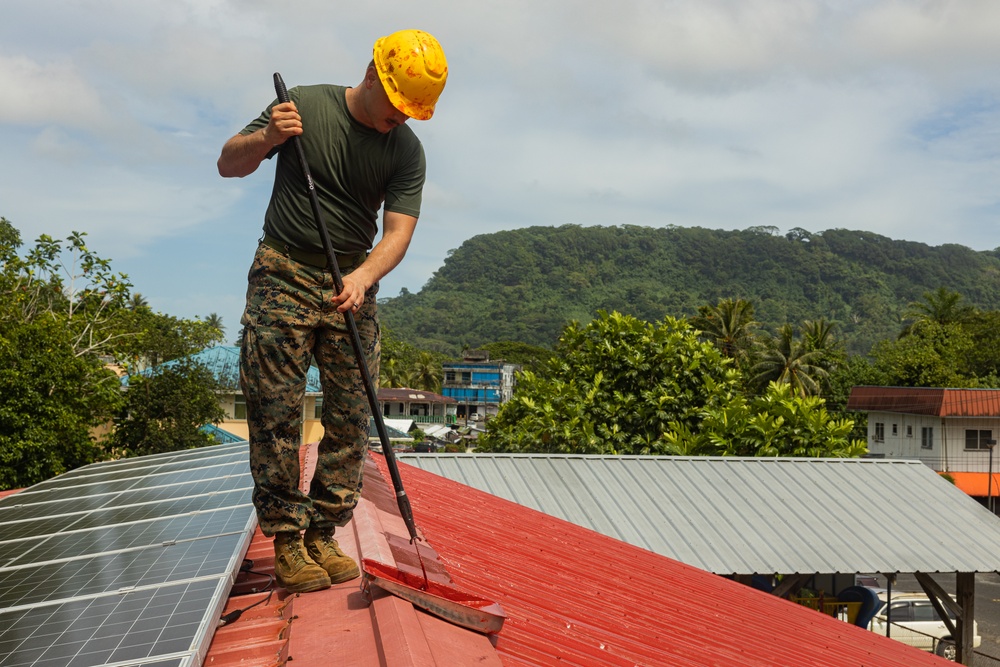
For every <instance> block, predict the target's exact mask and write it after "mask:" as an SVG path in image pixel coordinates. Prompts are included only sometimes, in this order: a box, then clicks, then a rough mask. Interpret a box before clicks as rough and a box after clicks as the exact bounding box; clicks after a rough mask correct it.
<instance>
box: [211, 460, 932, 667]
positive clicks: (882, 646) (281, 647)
mask: <svg viewBox="0 0 1000 667" xmlns="http://www.w3.org/2000/svg"><path fill="white" fill-rule="evenodd" d="M303 451H304V453H305V455H306V456H305V459H304V468H305V470H304V472H305V478H304V479H303V484H307V483H308V470H309V467H310V465H311V464H312V461H311V458H313V457H314V455H315V450H314V448H311V447H308V448H303ZM400 467H401V472H402V475H403V480H404V484H405V486H406V489H407V495H408V496H409V497H410V500H411V503H412V504H413V512H414V517H415V520H416V523H417V526H418V528H419V529H420V531H421V533H422V535H423V536H424V537H425V539H426V542H425V543H423V544H421V546H420V553H421V554H422V555H423V558H424V560H425V563H426V565H427V569H428V573H429V575H430V577H432V578H434V579H437V580H441V581H451V584H452V586H454V587H457V588H459V589H461V590H463V591H468V592H469V593H471V594H475V595H479V596H482V597H485V598H488V599H492V600H496V601H498V602H500V603H501V604H502V605H503V607H504V610H505V612H506V613H507V616H508V619H507V622H506V624H505V626H504V628H503V630H502V631H501V633H500V634H499V635H497V636H494V637H492V639H488V638H487V637H485V636H483V635H479V634H476V633H474V632H471V631H469V630H464V629H462V628H459V627H457V626H454V625H450V624H448V623H447V622H445V621H443V620H441V619H438V618H436V617H434V616H431V615H429V614H427V613H424V612H419V611H416V610H415V609H414V608H413V606H412V605H410V604H409V603H407V602H404V601H402V600H400V599H399V598H395V597H392V596H380V597H377V598H376V599H375V601H374V602H373V604H372V605H371V606H370V607H369V606H368V605H367V604H366V603H365V601H364V599H363V598H362V596H361V593H360V591H359V588H358V582H357V581H354V582H347V583H344V584H340V585H337V586H334V587H332V588H330V589H329V590H326V591H320V592H317V593H309V594H307V595H301V596H292V597H284V596H283V595H278V594H277V593H275V594H274V595H273V596H272V597H271V598H270V599H269V600H267V604H266V605H265V604H262V605H260V607H261V608H259V609H258V608H255V609H256V611H255V612H251V611H248V612H246V614H245V615H244V617H243V618H241V619H240V620H238V621H236V622H235V623H233V624H232V625H230V626H227V627H225V628H222V629H221V630H220V631H219V632H217V633H216V636H215V640H214V642H213V644H212V646H211V649H210V651H209V653H208V656H207V658H206V662H205V664H206V665H212V666H213V667H221V666H225V665H241V666H244V667H258V666H260V667H265V666H266V667H270V666H271V665H282V664H284V660H285V659H287V658H289V657H290V658H291V660H292V662H290V663H289V664H294V665H304V666H312V665H317V666H319V665H331V664H336V665H338V666H347V667H352V666H355V667H368V666H369V665H370V666H373V667H374V666H386V665H387V666H391V667H395V666H397V665H408V666H420V665H438V666H440V667H455V666H459V665H472V664H475V665H485V666H489V665H492V666H493V667H501V666H506V667H521V666H528V665H531V666H541V665H576V666H577V667H591V666H592V667H598V666H600V667H608V666H617V665H621V666H627V667H635V666H637V665H677V666H680V667H684V666H693V665H741V666H758V665H759V666H765V665H766V666H772V665H787V666H793V665H794V666H795V667H809V666H811V665H816V666H819V665H822V666H823V667H848V666H849V667H861V666H876V665H877V666H878V667H895V666H899V667H904V666H906V667H911V666H918V667H919V666H920V665H938V664H942V663H941V662H940V661H939V659H938V658H935V657H934V656H932V655H930V654H927V653H923V652H921V651H917V650H915V649H911V648H909V647H907V646H905V645H903V644H900V643H898V642H895V641H893V640H890V639H886V638H884V637H880V636H878V635H875V634H874V633H871V632H868V631H866V630H863V629H861V628H858V627H855V626H852V625H848V624H847V623H844V622H842V621H838V620H835V619H833V618H830V617H828V616H824V615H822V614H820V613H818V612H815V611H813V610H811V609H807V608H805V607H801V606H798V605H795V604H792V603H790V602H787V601H785V600H780V599H778V598H775V597H773V596H771V595H768V594H765V593H762V592H760V591H756V590H753V589H751V588H749V587H747V586H743V585H741V584H737V583H735V582H732V581H730V580H728V579H724V578H722V577H718V576H716V575H713V574H710V573H707V572H705V571H702V570H698V569H696V568H693V567H690V566H687V565H684V564H681V563H678V562H676V561H673V560H670V559H668V558H665V557H662V556H659V555H657V554H654V553H652V552H649V551H646V550H643V549H640V548H637V547H633V546H631V545H628V544H626V543H624V542H620V541H617V540H614V539H611V538H608V537H605V536H602V535H600V534H598V533H595V532H593V531H591V530H588V529H585V528H581V527H578V526H575V525H573V524H570V523H568V522H565V521H562V520H561V519H556V518H554V517H551V516H548V515H545V514H542V513H540V512H536V511H534V510H531V509H528V508H526V507H523V506H520V505H516V504H514V503H511V502H508V501H506V500H503V499H500V498H497V497H495V496H492V495H489V494H486V493H483V492H481V491H478V490H476V489H473V488H471V487H468V486H465V485H462V484H459V483H457V482H452V481H450V480H447V479H444V478H442V477H439V476H437V475H433V474H431V473H428V472H425V471H421V470H419V469H417V468H414V467H412V466H408V465H405V464H401V466H400ZM380 473H381V474H380ZM395 505H396V501H395V497H394V494H393V491H392V488H391V483H390V482H389V481H388V476H387V474H386V471H385V463H384V459H383V458H382V457H381V456H373V457H371V458H370V459H369V461H368V462H367V464H366V469H365V484H364V491H363V494H362V500H361V502H360V503H359V505H358V508H357V510H356V511H355V515H354V518H353V520H352V521H351V523H350V524H348V526H347V527H345V528H344V529H340V530H338V533H337V536H338V539H339V541H340V543H341V546H342V548H344V550H345V551H346V552H347V553H349V554H351V555H352V556H361V555H364V556H365V557H372V556H374V557H376V558H377V559H379V560H382V561H383V562H389V563H391V562H392V561H395V564H396V566H397V567H399V568H400V569H407V568H409V569H410V571H415V572H419V569H417V565H416V563H417V561H416V555H415V551H414V549H413V547H412V546H411V545H410V544H409V543H408V542H407V532H406V528H405V525H404V524H403V521H402V519H401V518H400V517H399V514H398V511H397V510H396V507H395ZM247 557H248V558H251V559H253V560H254V563H255V565H254V570H255V571H263V572H265V573H267V572H268V571H270V572H273V558H272V552H271V543H270V540H268V539H266V538H264V537H263V535H261V534H259V533H258V534H257V536H256V537H255V539H254V541H253V544H252V545H251V551H250V553H249V554H248V556H247ZM252 576H258V577H259V575H251V574H249V573H244V574H243V575H241V581H240V583H238V584H237V586H236V588H234V595H233V597H231V598H230V600H229V605H228V606H227V611H228V610H231V609H234V608H242V607H245V606H247V605H248V604H250V603H251V602H253V601H256V600H258V599H260V598H261V594H260V593H251V592H248V589H253V588H255V587H258V586H260V585H261V583H266V576H265V577H264V580H263V582H262V581H261V580H260V579H258V580H257V581H256V582H254V581H250V582H249V583H248V582H247V580H248V578H249V577H252ZM268 660H270V662H268Z"/></svg>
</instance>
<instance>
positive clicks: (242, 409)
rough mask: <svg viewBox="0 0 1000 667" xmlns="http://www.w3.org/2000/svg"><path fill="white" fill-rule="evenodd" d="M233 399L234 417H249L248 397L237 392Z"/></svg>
mask: <svg viewBox="0 0 1000 667" xmlns="http://www.w3.org/2000/svg"><path fill="white" fill-rule="evenodd" d="M234 398H235V400H234V401H233V419H246V418H247V399H246V397H245V396H244V395H243V394H236V396H235V397H234Z"/></svg>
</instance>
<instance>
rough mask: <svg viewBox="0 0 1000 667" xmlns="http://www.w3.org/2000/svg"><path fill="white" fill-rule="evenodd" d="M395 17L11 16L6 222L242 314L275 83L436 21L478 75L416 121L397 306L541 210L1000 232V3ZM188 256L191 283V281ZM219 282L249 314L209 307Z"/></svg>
mask: <svg viewBox="0 0 1000 667" xmlns="http://www.w3.org/2000/svg"><path fill="white" fill-rule="evenodd" d="M379 8H380V11H379V12H371V11H370V10H369V9H367V8H366V7H363V6H362V5H358V6H357V7H356V8H355V7H352V6H345V5H343V4H342V3H341V4H337V3H330V2H326V1H321V0H296V1H295V2H292V3H285V4H274V3H271V2H264V1H263V0H240V1H237V0H181V1H179V2H178V1H175V2H166V1H165V0H148V1H146V2H141V3H136V2H133V1H131V0H91V1H90V2H87V3H69V4H66V3H64V2H57V1H56V0H35V2H32V3H22V4H21V5H18V6H17V8H16V9H9V10H6V11H5V21H4V22H3V23H2V24H0V143H2V145H4V147H5V151H4V155H5V157H7V158H8V159H7V160H4V161H0V206H2V210H0V215H4V216H6V217H8V218H10V219H12V220H13V222H14V223H15V225H16V226H18V227H19V228H20V229H21V230H22V232H23V235H24V237H25V238H29V239H30V238H34V237H35V236H37V234H38V233H41V232H45V233H49V234H52V235H56V236H59V235H63V234H64V233H65V232H68V230H70V229H79V230H83V231H88V232H90V234H91V236H90V238H91V240H92V241H93V242H94V244H95V245H98V246H100V248H99V252H103V254H105V255H107V256H111V257H112V258H114V259H116V260H117V259H119V258H121V259H122V261H123V262H125V263H126V264H127V265H128V266H129V268H130V273H132V274H133V279H134V280H135V281H136V283H137V288H138V289H139V291H141V292H143V293H144V294H147V293H148V294H150V295H154V296H155V297H156V298H157V301H156V302H155V303H162V304H168V305H169V307H170V308H175V307H176V308H185V305H184V304H188V306H186V307H187V308H189V309H194V308H196V307H197V311H194V312H193V313H191V314H206V313H207V312H211V311H212V310H218V311H219V312H220V313H221V314H222V315H223V318H224V320H226V321H227V323H235V322H234V320H237V319H238V312H233V311H235V310H236V306H235V305H234V303H236V302H237V301H238V300H239V295H240V294H242V291H243V286H244V284H245V277H246V268H247V266H248V264H249V261H250V255H251V254H252V249H253V245H254V241H255V239H256V237H257V235H258V234H259V231H260V224H261V219H262V216H263V208H264V206H265V205H266V201H267V197H268V193H269V191H270V187H271V182H270V180H271V179H270V174H271V173H272V165H265V166H264V167H262V168H261V169H260V170H259V172H258V173H257V174H254V175H252V176H250V177H248V178H247V179H244V180H223V179H221V178H219V177H218V175H217V174H216V173H215V160H216V158H217V156H218V152H219V149H220V148H221V146H222V143H223V142H224V141H225V140H226V139H227V138H228V137H229V136H231V135H232V134H233V133H235V132H236V131H237V130H238V129H239V128H240V127H242V126H243V125H244V124H245V123H246V122H247V121H249V120H250V119H252V118H253V117H255V116H256V115H257V114H258V113H259V111H260V110H261V109H262V108H263V107H264V105H266V104H267V103H268V102H269V101H270V100H271V99H272V97H273V87H272V84H271V75H272V73H273V72H275V71H280V72H281V73H282V75H283V76H284V78H285V81H286V83H288V84H289V85H296V84H300V83H315V82H322V81H330V82H334V83H343V84H352V83H356V82H357V80H360V77H361V74H362V72H363V69H364V66H365V65H366V64H367V62H368V59H369V58H370V54H371V45H372V42H373V41H374V39H375V38H377V37H379V36H381V35H384V34H387V33H388V32H391V31H393V30H395V29H398V28H402V27H420V28H422V29H425V30H428V31H429V32H432V33H433V34H435V35H436V36H437V37H438V38H439V39H440V40H441V42H442V44H443V45H444V48H445V51H446V53H447V54H448V58H449V63H450V71H451V77H450V80H449V83H448V86H447V88H446V90H445V92H444V95H443V96H442V99H441V103H440V105H439V109H438V112H437V114H436V115H435V118H434V119H433V120H432V121H430V122H428V123H417V122H414V123H413V127H414V128H415V130H416V132H417V133H418V135H419V136H420V137H421V139H422V141H423V142H424V145H425V148H426V150H427V155H428V165H429V172H428V185H427V187H426V190H425V193H424V214H423V216H422V220H421V224H420V226H419V227H418V231H417V237H416V238H415V239H414V243H413V245H412V246H411V250H410V253H409V255H408V257H407V258H406V260H404V263H403V264H402V265H401V266H400V267H399V268H398V269H397V270H396V271H395V272H394V273H393V274H392V275H391V276H390V277H389V278H387V279H386V281H384V288H385V290H384V291H383V295H391V294H395V293H396V292H398V290H399V287H401V286H404V285H405V286H407V287H408V288H409V289H411V290H416V289H419V288H420V287H421V286H422V285H423V284H424V283H425V282H426V280H427V279H428V278H429V277H430V275H431V274H432V273H433V271H434V270H436V269H437V268H439V267H440V265H441V263H442V262H443V260H444V258H445V256H446V253H447V251H448V250H450V249H453V248H457V247H458V246H459V245H461V243H462V241H463V240H465V239H466V238H468V237H470V236H472V235H474V234H478V233H485V232H492V231H497V230H500V229H509V228H515V227H522V226H525V225H534V224H564V223H568V222H577V223H580V224H622V223H632V224H650V225H665V224H679V225H702V226H707V227H713V228H723V229H733V228H742V227H746V226H749V225H776V226H778V227H780V228H782V229H788V228H791V227H803V228H806V229H810V230H813V231H820V230H823V229H829V228H832V227H846V228H854V229H866V230H870V231H874V232H877V233H881V234H885V235H887V236H891V237H894V238H902V239H907V240H913V241H923V242H927V243H933V244H938V243H945V242H958V243H963V244H965V245H969V246H971V247H974V248H980V249H985V248H992V247H994V246H996V245H1000V243H997V241H996V239H997V237H998V234H997V232H998V231H1000V229H997V222H998V218H997V214H998V212H1000V197H998V195H997V194H996V183H997V182H1000V179H998V177H1000V77H998V72H1000V4H998V3H996V2H995V0H963V1H962V2H954V1H952V2H946V1H944V0H940V1H939V0H920V1H912V2H910V1H907V2H902V1H897V0H865V1H863V2H862V1H860V0H854V1H851V0H665V1H658V0H622V1H621V2H617V3H604V4H599V3H589V4H583V5H581V4H580V3H579V2H572V1H571V0H550V1H547V2H528V1H527V0H510V1H508V2H481V3H470V4H467V5H460V4H456V3H453V2H445V1H444V0H429V1H428V2H427V3H425V4H424V5H422V6H421V11H420V13H419V18H413V14H412V5H411V4H407V3H402V2H398V1H396V0H391V1H389V2H385V3H382V4H381V5H380V6H379ZM406 17H410V18H406ZM411 21H416V23H413V24H412V25H411ZM42 26H44V29H42ZM188 261H190V262H193V264H192V269H191V271H190V275H187V274H185V280H188V281H189V282H184V281H182V280H180V279H173V280H171V279H169V278H165V277H164V276H174V275H176V274H175V273H172V272H171V270H170V269H169V268H163V267H164V265H166V264H168V263H172V264H171V266H173V265H175V264H177V263H178V262H188ZM144 279H145V280H148V281H150V283H149V284H142V281H143V280H144ZM205 285H211V288H212V289H210V290H206V289H205V287H204V286H205ZM215 292H217V293H218V294H219V295H220V299H223V298H224V299H226V303H227V305H226V306H225V308H223V307H222V306H220V308H219V309H212V308H210V304H211V294H212V293H215ZM222 295H225V296H222ZM155 303H154V305H155ZM160 307H167V306H160ZM227 309H228V311H229V312H224V310H227ZM176 314H178V315H185V314H186V313H184V312H177V313H176Z"/></svg>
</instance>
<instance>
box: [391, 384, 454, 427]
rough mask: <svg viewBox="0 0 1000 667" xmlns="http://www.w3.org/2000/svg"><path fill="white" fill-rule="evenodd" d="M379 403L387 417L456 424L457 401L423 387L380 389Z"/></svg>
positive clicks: (419, 422)
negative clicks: (425, 389)
mask: <svg viewBox="0 0 1000 667" xmlns="http://www.w3.org/2000/svg"><path fill="white" fill-rule="evenodd" d="M378 403H379V406H380V407H381V408H382V416H383V417H385V418H387V419H411V420H413V421H415V422H417V423H418V424H454V423H455V421H456V408H455V405H456V401H455V399H453V398H449V397H447V396H442V395H441V394H435V393H434V392H432V391H424V390H423V389H407V388H395V389H379V390H378Z"/></svg>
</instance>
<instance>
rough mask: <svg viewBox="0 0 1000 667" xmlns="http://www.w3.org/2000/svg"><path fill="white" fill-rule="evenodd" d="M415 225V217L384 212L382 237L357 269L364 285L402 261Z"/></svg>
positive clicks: (371, 282)
mask: <svg viewBox="0 0 1000 667" xmlns="http://www.w3.org/2000/svg"><path fill="white" fill-rule="evenodd" d="M416 226H417V219H416V218H413V217H410V216H408V215H401V214H398V213H391V212H390V213H386V214H385V216H384V217H383V229H382V238H381V240H379V242H378V243H376V244H375V247H374V248H372V251H371V254H370V255H368V259H366V260H365V263H364V264H362V265H361V267H360V268H359V269H358V271H359V272H361V274H362V276H363V281H364V282H365V283H366V287H368V286H371V285H374V284H375V283H377V282H378V281H380V280H381V279H382V278H384V277H385V276H386V275H387V274H388V273H389V272H390V271H392V270H393V269H394V268H396V266H397V265H398V264H399V263H400V262H401V261H403V257H404V256H405V255H406V250H407V248H409V247H410V241H411V240H412V238H413V230H414V229H415V228H416ZM358 277H361V276H358Z"/></svg>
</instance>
